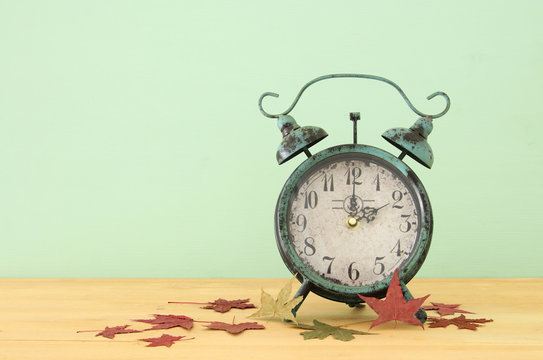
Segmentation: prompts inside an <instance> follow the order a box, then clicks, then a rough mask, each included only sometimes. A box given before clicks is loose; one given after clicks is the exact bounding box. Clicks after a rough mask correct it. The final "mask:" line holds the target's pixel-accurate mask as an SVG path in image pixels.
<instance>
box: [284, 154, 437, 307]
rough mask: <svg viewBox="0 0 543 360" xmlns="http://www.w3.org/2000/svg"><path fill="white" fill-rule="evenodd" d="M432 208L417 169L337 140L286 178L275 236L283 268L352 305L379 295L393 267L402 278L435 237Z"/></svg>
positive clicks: (417, 263) (317, 290) (311, 288)
mask: <svg viewBox="0 0 543 360" xmlns="http://www.w3.org/2000/svg"><path fill="white" fill-rule="evenodd" d="M432 225H433V217H432V209H431V205H430V201H429V199H428V196H427V193H426V190H425V189H424V187H423V185H422V183H421V182H420V180H419V179H418V177H417V176H416V175H415V173H414V172H413V171H412V170H411V169H410V168H409V167H408V166H407V165H406V164H405V163H404V162H403V161H401V160H399V159H398V158H397V157H395V156H394V155H392V154H390V153H388V152H386V151H384V150H381V149H378V148H375V147H372V146H367V145H356V144H352V145H351V144H349V145H340V146H335V147H332V148H329V149H326V150H323V151H321V152H319V153H317V154H315V155H313V156H311V157H310V158H308V159H306V160H305V161H304V162H303V163H302V164H301V165H300V166H299V167H298V168H297V169H296V170H295V171H294V172H293V173H292V175H291V176H290V177H289V179H288V180H287V181H286V183H285V185H284V187H283V189H282V191H281V193H280V195H279V199H278V201H277V206H276V210H275V235H276V240H277V245H278V248H279V252H280V254H281V257H282V259H283V261H284V262H285V264H286V265H287V267H288V269H289V270H290V271H291V272H292V273H293V274H295V275H296V276H297V277H298V279H299V280H300V281H301V282H302V283H303V284H304V285H303V286H302V289H301V290H300V295H304V294H307V292H308V291H312V292H314V293H316V294H318V295H320V296H323V297H325V298H328V299H331V300H335V301H340V302H345V303H348V304H350V305H354V304H357V303H360V302H361V300H360V298H359V297H358V296H357V294H362V295H365V296H375V297H383V296H384V294H385V293H386V289H387V287H388V284H389V283H390V279H391V277H392V274H393V272H394V270H395V269H397V268H399V273H400V278H401V280H402V282H403V283H407V282H408V281H409V280H411V278H413V276H414V275H415V274H416V272H417V271H418V270H419V268H420V267H421V265H422V263H423V261H424V259H425V257H426V254H427V253H428V249H429V246H430V242H431V237H432Z"/></svg>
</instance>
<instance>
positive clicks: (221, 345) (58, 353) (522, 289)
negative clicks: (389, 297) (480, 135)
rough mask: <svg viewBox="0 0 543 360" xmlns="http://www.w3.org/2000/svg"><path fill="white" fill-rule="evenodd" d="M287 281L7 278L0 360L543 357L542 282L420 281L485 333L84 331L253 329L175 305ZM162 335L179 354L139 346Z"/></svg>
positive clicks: (358, 324)
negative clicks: (183, 321)
mask: <svg viewBox="0 0 543 360" xmlns="http://www.w3.org/2000/svg"><path fill="white" fill-rule="evenodd" d="M286 281H287V280H286V279H0V289H1V291H0V293H1V294H2V296H0V359H10V360H11V359H20V360H26V359H41V360H48V359H55V360H59V359H132V360H137V359H174V358H175V359H179V358H181V357H183V358H186V359H191V360H194V359H210V358H218V357H223V356H225V355H227V356H228V358H237V359H249V358H250V359H294V358H295V359H328V358H329V357H330V356H334V357H335V356H337V357H345V358H354V357H355V356H356V357H361V358H364V357H367V356H373V357H376V356H378V357H383V358H388V359H390V358H392V357H396V358H398V359H418V360H423V359H435V358H436V357H439V358H440V360H443V359H453V358H455V359H457V358H459V357H465V358H467V359H485V360H488V359H490V358H492V359H511V358H519V359H543V309H542V306H541V305H543V279H539V278H538V279H414V280H413V281H412V282H411V283H409V288H410V290H411V292H412V293H413V295H414V296H415V297H420V296H423V295H426V294H432V295H431V296H430V298H429V299H428V300H429V301H434V302H445V303H461V304H462V308H463V309H466V310H469V311H473V312H475V313H476V315H473V317H484V318H492V319H494V322H492V323H488V324H485V325H484V326H483V327H481V328H479V329H478V330H477V331H469V330H458V329H456V327H452V326H449V327H448V328H436V329H430V328H426V329H425V330H422V329H421V328H420V327H417V326H412V325H407V324H402V323H399V324H398V326H397V328H396V329H394V324H393V323H388V324H384V325H381V326H379V327H376V328H374V329H372V331H374V332H376V333H378V334H379V335H377V336H357V337H356V339H355V340H353V341H350V342H341V341H337V340H334V339H332V338H327V339H324V340H308V341H304V340H303V337H302V336H300V335H299V332H300V331H301V330H300V329H296V328H294V327H292V326H289V325H288V324H286V323H283V322H281V321H267V320H258V321H259V322H260V323H262V324H264V325H265V326H266V330H258V331H247V332H245V333H243V334H240V335H236V336H234V335H230V334H227V333H225V332H222V331H211V330H208V329H206V328H205V327H203V326H202V324H195V326H194V328H193V329H192V330H190V331H187V330H184V329H181V328H174V329H169V330H164V331H156V330H155V331H149V332H145V333H134V334H122V335H118V336H117V337H116V338H115V339H111V340H110V339H106V338H103V337H96V336H95V334H94V333H77V330H94V329H103V328H104V327H105V326H117V325H126V324H130V325H131V327H132V328H134V329H145V328H148V327H149V326H148V325H147V324H143V323H138V322H134V321H132V320H133V319H141V318H151V315H152V314H177V315H181V314H182V315H187V316H190V317H193V318H194V319H197V320H213V321H224V322H231V321H233V318H234V316H235V321H236V322H242V321H255V320H254V319H248V318H247V316H248V315H250V314H251V313H253V312H254V310H235V309H234V310H232V311H230V312H228V313H225V314H220V313H217V312H214V311H211V310H204V309H200V307H199V306H198V305H180V304H168V301H195V302H207V301H211V300H214V299H216V298H218V297H222V298H227V299H237V298H247V297H249V298H251V300H252V302H253V303H255V304H256V305H259V304H260V291H261V288H263V289H265V290H266V291H267V292H269V293H271V294H272V295H274V296H275V295H276V294H277V292H278V291H279V289H280V288H281V287H282V286H283V285H284V284H285V283H286ZM375 318H376V314H375V313H374V312H373V311H372V310H371V309H369V308H364V309H351V308H349V307H347V306H346V305H344V304H340V303H335V302H332V301H328V300H325V299H323V298H320V297H318V296H316V295H313V294H310V295H309V296H308V298H307V300H306V301H305V302H304V304H303V306H302V307H301V308H300V311H299V313H298V319H299V321H300V322H304V323H310V322H312V320H313V319H319V320H320V321H323V322H326V323H330V324H333V325H348V326H349V328H351V329H356V330H362V331H368V329H369V326H370V324H371V322H372V321H373V320H374V319H375ZM162 333H168V334H171V335H177V336H179V335H187V336H188V337H195V339H194V340H190V341H181V342H178V343H176V344H174V345H173V346H172V347H171V348H164V347H159V348H148V347H146V346H145V345H146V344H147V343H144V342H141V341H138V339H141V338H146V337H158V336H160V335H161V334H162Z"/></svg>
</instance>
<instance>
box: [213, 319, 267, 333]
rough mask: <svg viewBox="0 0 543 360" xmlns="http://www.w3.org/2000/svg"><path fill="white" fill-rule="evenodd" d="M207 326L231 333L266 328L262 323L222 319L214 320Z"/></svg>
mask: <svg viewBox="0 0 543 360" xmlns="http://www.w3.org/2000/svg"><path fill="white" fill-rule="evenodd" d="M207 327H208V328H209V329H211V330H224V331H227V332H229V333H230V334H239V333H242V332H244V331H245V330H260V329H265V327H264V325H260V324H259V323H256V322H244V323H239V324H234V322H232V324H228V323H224V322H221V321H212V322H211V323H210V324H209V325H207Z"/></svg>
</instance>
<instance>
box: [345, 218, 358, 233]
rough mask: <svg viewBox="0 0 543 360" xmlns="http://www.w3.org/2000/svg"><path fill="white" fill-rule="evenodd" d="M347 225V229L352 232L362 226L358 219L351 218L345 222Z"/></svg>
mask: <svg viewBox="0 0 543 360" xmlns="http://www.w3.org/2000/svg"><path fill="white" fill-rule="evenodd" d="M345 225H347V228H348V229H350V230H355V229H358V226H360V222H359V221H358V219H357V218H355V217H352V216H349V217H348V218H347V221H346V222H345Z"/></svg>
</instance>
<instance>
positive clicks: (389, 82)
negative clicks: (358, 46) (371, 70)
mask: <svg viewBox="0 0 543 360" xmlns="http://www.w3.org/2000/svg"><path fill="white" fill-rule="evenodd" d="M334 78H361V79H371V80H377V81H381V82H384V83H387V84H389V85H391V86H392V87H394V88H395V89H396V90H398V92H399V93H400V95H401V96H402V97H403V99H404V100H405V102H406V103H407V106H409V108H410V109H411V110H413V112H415V113H416V114H417V115H419V116H420V117H424V118H429V119H436V118H438V117H441V116H443V115H445V114H446V113H447V111H449V108H450V106H451V99H450V98H449V96H448V95H447V94H445V93H444V92H442V91H436V92H435V93H433V94H430V95H429V96H428V97H427V98H426V99H428V100H431V99H433V98H434V97H436V96H438V95H439V96H442V97H443V98H445V101H446V105H445V109H444V110H443V111H441V112H440V113H438V114H433V115H430V114H425V113H423V112H421V111H419V110H417V108H415V107H414V106H413V104H412V103H411V101H409V99H408V98H407V96H406V95H405V93H404V92H403V90H402V89H401V88H400V87H399V86H398V85H396V83H394V82H393V81H391V80H388V79H386V78H384V77H381V76H375V75H366V74H330V75H323V76H319V77H318V78H315V79H313V80H311V81H310V82H308V83H307V84H305V85H304V86H303V87H302V88H301V89H300V91H299V92H298V95H296V98H295V99H294V101H293V102H292V104H291V105H290V107H289V108H288V109H287V110H285V111H284V112H282V113H279V114H270V113H268V112H266V111H264V109H263V108H262V100H264V98H265V97H268V96H273V97H279V94H276V93H273V92H265V93H264V94H262V95H261V96H260V98H259V99H258V108H259V109H260V112H261V113H262V115H264V116H266V117H268V118H278V117H279V116H280V115H286V114H288V113H289V112H291V111H292V109H294V107H295V106H296V104H297V103H298V100H300V97H301V96H302V94H303V92H304V91H305V90H306V89H307V88H308V87H310V86H311V85H313V84H314V83H316V82H319V81H322V80H326V79H334Z"/></svg>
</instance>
